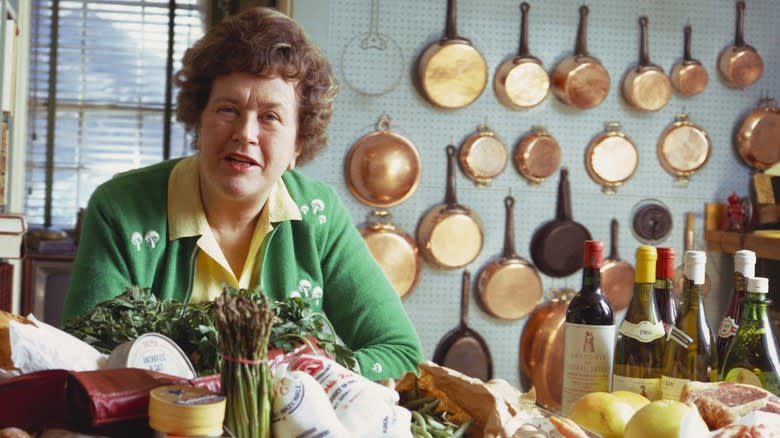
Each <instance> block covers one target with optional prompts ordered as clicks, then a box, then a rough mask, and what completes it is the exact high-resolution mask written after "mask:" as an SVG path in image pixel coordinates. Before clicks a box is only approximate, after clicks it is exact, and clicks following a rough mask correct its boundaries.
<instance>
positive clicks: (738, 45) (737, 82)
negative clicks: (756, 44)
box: [718, 0, 764, 88]
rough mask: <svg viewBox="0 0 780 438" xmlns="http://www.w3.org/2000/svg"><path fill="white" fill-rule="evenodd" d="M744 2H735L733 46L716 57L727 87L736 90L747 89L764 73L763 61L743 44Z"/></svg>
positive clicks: (753, 50) (749, 47)
mask: <svg viewBox="0 0 780 438" xmlns="http://www.w3.org/2000/svg"><path fill="white" fill-rule="evenodd" d="M744 27H745V2H744V1H743V0H739V1H738V2H737V26H736V31H735V35H734V44H733V45H731V46H729V47H726V48H725V49H723V50H722V51H721V52H720V55H718V71H720V74H721V76H722V77H723V79H724V80H725V81H726V83H728V84H729V85H731V86H733V87H737V88H746V87H749V86H751V85H753V84H755V83H756V82H758V80H759V79H760V78H761V74H762V73H764V60H763V59H761V55H759V54H758V51H757V50H756V49H755V48H753V47H752V46H750V45H748V44H747V43H745V32H744Z"/></svg>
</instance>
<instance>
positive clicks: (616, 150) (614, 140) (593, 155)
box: [585, 122, 639, 194]
mask: <svg viewBox="0 0 780 438" xmlns="http://www.w3.org/2000/svg"><path fill="white" fill-rule="evenodd" d="M638 167H639V149H637V147H636V144H634V141H633V140H632V139H631V137H629V136H628V135H626V134H624V133H623V132H622V131H621V130H620V123H618V122H608V123H607V124H606V126H605V129H604V132H601V133H599V134H598V135H596V136H595V137H594V138H593V139H592V140H591V141H590V144H588V147H587V149H585V169H586V170H587V171H588V175H589V176H590V178H591V179H592V180H593V181H595V182H596V183H597V184H599V185H600V186H601V191H602V192H604V193H606V194H614V193H616V192H617V188H618V187H620V186H622V185H623V184H624V183H625V182H626V181H628V180H629V179H631V177H633V176H634V174H635V173H636V169H637V168H638Z"/></svg>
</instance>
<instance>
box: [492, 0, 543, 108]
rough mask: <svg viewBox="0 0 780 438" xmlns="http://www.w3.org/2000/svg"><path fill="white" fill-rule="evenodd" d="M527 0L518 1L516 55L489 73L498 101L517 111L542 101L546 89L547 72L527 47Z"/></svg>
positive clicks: (528, 6)
mask: <svg viewBox="0 0 780 438" xmlns="http://www.w3.org/2000/svg"><path fill="white" fill-rule="evenodd" d="M529 9H531V6H530V5H529V4H528V2H522V3H521V4H520V13H521V21H520V47H519V49H518V51H517V55H515V56H513V57H512V58H510V59H507V60H506V61H504V62H502V63H501V65H499V66H498V69H497V70H496V73H495V75H494V76H493V88H494V90H495V92H496V97H497V98H498V101H499V102H501V104H503V105H504V106H505V107H507V108H509V109H513V110H521V109H527V108H532V107H535V106H536V105H539V104H540V103H542V101H543V100H544V98H545V97H547V94H548V93H549V91H550V75H548V74H547V70H545V69H544V66H542V61H540V60H539V58H537V57H535V56H532V55H531V52H530V51H529V50H528V10H529Z"/></svg>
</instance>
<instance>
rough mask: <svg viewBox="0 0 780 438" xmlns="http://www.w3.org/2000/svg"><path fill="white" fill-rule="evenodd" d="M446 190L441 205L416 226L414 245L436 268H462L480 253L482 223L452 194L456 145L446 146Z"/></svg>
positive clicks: (426, 214) (432, 209)
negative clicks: (415, 241)
mask: <svg viewBox="0 0 780 438" xmlns="http://www.w3.org/2000/svg"><path fill="white" fill-rule="evenodd" d="M446 150H447V189H446V194H445V197H444V202H443V203H441V204H438V205H436V206H434V207H432V208H431V209H429V210H428V211H427V212H426V213H425V214H424V215H423V216H422V218H421V219H420V222H419V223H418V224H417V246H418V247H419V248H420V253H421V254H422V256H423V259H425V260H426V261H427V262H429V263H431V264H432V265H433V266H434V267H436V268H439V269H444V270H447V269H456V268H462V267H464V266H466V265H468V264H469V263H471V262H472V261H474V259H476V258H477V256H478V255H479V252H480V251H481V250H482V243H483V233H482V223H481V221H480V220H479V217H477V215H476V213H474V212H473V211H472V210H470V209H469V208H467V207H464V206H462V205H460V204H458V200H457V198H456V195H455V146H453V145H448V146H447V149H446Z"/></svg>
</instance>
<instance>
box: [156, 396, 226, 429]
mask: <svg viewBox="0 0 780 438" xmlns="http://www.w3.org/2000/svg"><path fill="white" fill-rule="evenodd" d="M224 419H225V396H224V395H221V394H217V393H214V392H211V391H209V390H207V389H204V388H195V387H192V386H185V385H166V386H160V387H157V388H154V389H153V390H151V391H150V393H149V426H150V427H151V428H152V429H154V431H155V435H154V436H155V438H157V437H166V438H170V437H223V436H226V435H225V431H224V429H223V425H222V423H223V421H224ZM228 436H229V435H228Z"/></svg>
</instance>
